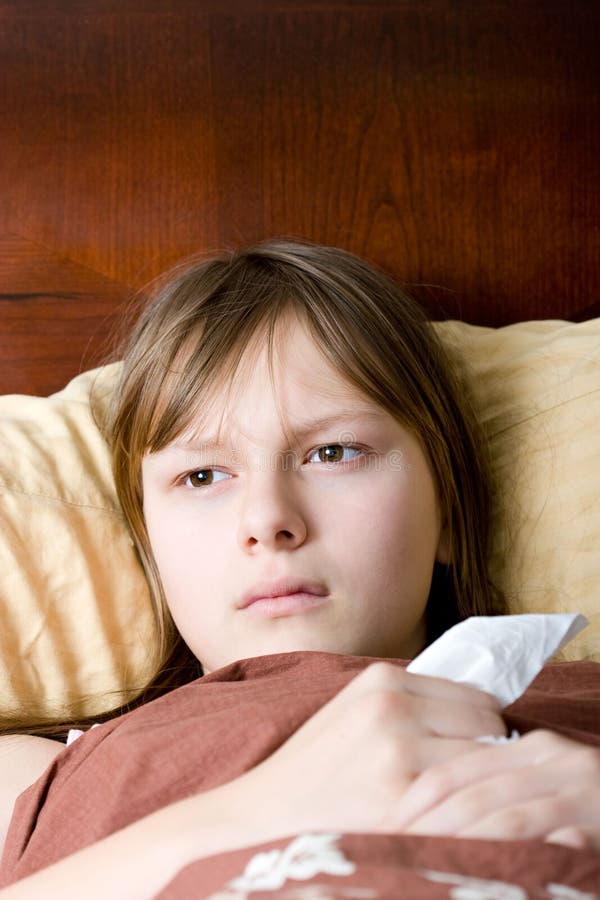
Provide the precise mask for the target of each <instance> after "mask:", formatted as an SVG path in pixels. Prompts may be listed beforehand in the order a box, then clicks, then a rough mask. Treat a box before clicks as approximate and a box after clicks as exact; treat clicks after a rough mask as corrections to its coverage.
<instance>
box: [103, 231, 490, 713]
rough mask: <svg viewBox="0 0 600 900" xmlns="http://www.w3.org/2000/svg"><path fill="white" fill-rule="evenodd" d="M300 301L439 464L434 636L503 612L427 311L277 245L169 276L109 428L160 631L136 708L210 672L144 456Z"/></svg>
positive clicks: (327, 341)
mask: <svg viewBox="0 0 600 900" xmlns="http://www.w3.org/2000/svg"><path fill="white" fill-rule="evenodd" d="M290 307H292V308H293V309H294V311H295V312H297V313H298V314H299V315H301V316H302V317H303V320H304V321H305V322H306V324H307V327H308V328H309V330H310V333H311V335H312V337H313V338H314V340H315V342H316V344H317V345H318V347H319V348H320V350H321V351H322V353H323V354H324V355H325V357H326V358H327V359H328V360H329V361H330V362H331V363H332V364H333V365H334V366H335V368H336V369H337V370H338V371H339V372H340V373H341V374H342V375H343V376H344V377H345V378H346V379H348V381H349V382H351V383H352V384H353V385H354V386H355V387H357V388H358V389H359V390H360V391H362V392H363V393H364V394H366V395H367V396H368V397H369V398H371V399H372V400H374V401H375V402H376V403H378V404H379V405H380V406H381V407H383V408H384V409H385V410H386V411H387V412H389V413H390V414H391V415H392V416H394V417H395V418H396V419H397V420H398V421H400V422H401V423H402V424H403V425H405V426H406V427H408V428H410V429H411V430H412V431H413V433H414V434H415V435H416V436H417V437H418V439H419V440H420V442H421V445H422V447H423V450H424V452H425V454H426V456H427V458H428V461H429V464H430V467H431V470H432V473H433V477H434V481H435V484H436V487H437V492H438V497H439V503H440V509H441V513H442V518H443V521H444V525H445V528H446V529H447V534H448V539H449V546H450V562H449V564H448V565H447V566H442V565H441V564H439V563H436V564H435V569H434V573H433V578H432V583H431V590H430V595H429V600H428V606H427V625H428V640H432V639H434V638H435V637H437V636H438V635H439V634H440V633H442V632H443V631H444V630H446V629H447V628H448V627H450V626H451V625H452V624H454V623H455V622H457V621H458V620H459V619H462V618H465V617H466V616H469V615H490V614H495V613H498V612H502V611H504V610H503V603H502V598H501V597H500V596H499V594H498V592H497V591H496V590H495V589H494V587H493V585H492V584H491V583H490V581H489V579H488V574H487V552H488V537H489V520H490V479H489V463H488V459H487V452H486V447H485V443H484V442H483V440H482V437H481V434H480V431H479V427H478V424H477V422H476V420H475V416H474V414H473V412H472V409H471V406H470V404H469V402H468V399H467V397H466V395H465V393H464V387H463V386H461V384H460V383H459V381H458V378H457V376H456V374H455V372H454V368H453V366H452V364H451V362H450V360H449V358H448V357H447V354H446V353H445V351H444V349H443V347H442V345H441V343H440V341H439V339H438V337H437V335H436V333H435V329H434V328H433V327H432V325H431V323H430V322H429V321H428V319H427V317H426V315H425V314H424V312H423V311H422V309H421V308H420V307H419V306H418V305H417V304H416V303H415V302H414V301H413V300H412V299H411V298H410V297H409V296H408V295H407V294H406V293H405V292H404V291H403V290H402V289H401V288H400V287H399V286H398V285H397V284H396V283H394V282H393V281H392V280H391V279H390V278H388V277H387V276H386V275H385V274H384V273H382V272H381V271H378V270H377V269H376V268H374V267H372V266H371V265H369V264H367V263H366V262H365V261H363V260H362V259H360V258H358V257H356V256H354V255H352V254H350V253H348V252H346V251H344V250H340V249H337V248H334V247H324V246H318V245H315V244H310V243H305V242H298V241H288V240H271V241H266V242H264V243H261V244H259V245H257V246H255V247H252V248H250V249H248V250H245V251H242V252H234V253H227V254H223V255H221V256H218V257H213V258H210V259H206V260H202V261H198V260H193V261H188V262H186V263H184V264H181V265H180V266H179V267H177V269H175V270H173V271H172V272H171V273H169V274H168V275H167V276H166V277H163V278H162V279H161V280H160V282H159V283H158V285H157V287H156V289H155V294H154V297H153V299H152V301H151V302H150V303H149V304H148V305H147V306H146V307H145V309H144V310H143V312H142V314H141V316H140V317H139V319H138V321H137V323H136V325H135V327H134V328H133V331H132V333H131V335H130V337H129V340H128V343H127V346H126V348H125V351H124V354H123V368H122V373H121V377H120V382H119V385H118V389H117V391H116V393H115V396H114V402H113V407H112V413H111V417H110V421H109V422H108V423H107V437H108V440H109V442H110V446H111V450H112V459H113V473H114V478H115V483H116V487H117V492H118V496H119V499H120V502H121V505H122V508H123V512H124V514H125V517H126V520H127V522H128V524H129V528H130V530H131V533H132V536H133V539H134V542H135V545H136V547H137V550H138V553H139V556H140V559H141V562H142V565H143V567H144V570H145V573H146V576H147V579H148V582H149V585H150V592H151V597H152V601H153V605H154V613H155V618H156V631H157V635H158V652H157V669H156V677H155V678H154V679H153V681H152V683H151V684H150V685H149V686H148V687H147V689H146V690H145V691H144V692H143V694H142V695H140V696H139V697H138V698H137V699H136V700H135V701H134V702H133V703H132V704H130V705H129V706H128V707H127V709H130V708H133V706H136V705H139V704H140V703H142V702H146V701H148V700H150V699H153V698H154V697H155V696H159V695H160V694H162V693H165V692H166V691H167V690H170V689H172V688H173V687H176V686H178V685H180V684H183V683H185V682H187V681H190V680H192V679H193V678H195V677H197V676H198V675H200V674H201V668H200V664H199V662H198V660H196V658H195V657H194V656H193V655H192V653H191V651H190V650H189V649H188V648H187V646H186V645H185V643H184V642H183V640H182V639H181V637H180V636H179V634H178V632H177V630H176V628H175V625H174V623H173V620H172V618H171V616H170V614H169V610H168V607H167V604H166V602H165V597H164V593H163V589H162V586H161V581H160V576H159V572H158V570H157V567H156V564H155V562H154V558H153V555H152V550H151V547H150V543H149V539H148V535H147V531H146V526H145V522H144V516H143V495H142V484H141V463H142V459H143V456H144V455H145V454H146V453H147V452H156V451H158V450H160V449H161V448H163V447H164V446H165V445H167V444H168V443H169V442H171V441H172V440H174V439H175V438H176V437H177V436H179V435H181V433H182V432H184V431H185V430H186V429H187V428H188V427H189V426H190V423H191V421H192V419H193V418H194V416H195V414H196V413H197V411H198V410H199V408H200V407H201V405H202V403H203V402H204V401H205V400H206V399H207V397H208V396H209V394H210V391H211V390H212V389H214V388H216V387H217V386H218V385H223V384H224V383H225V384H226V383H227V381H228V380H229V381H231V379H232V378H233V377H234V375H235V372H236V370H237V368H238V366H239V363H240V360H241V359H242V357H243V355H244V352H245V350H246V348H247V347H248V345H249V343H251V341H252V339H253V338H255V337H257V336H262V335H263V334H264V337H265V338H266V340H267V344H268V347H269V349H270V352H271V353H272V348H273V337H274V331H275V327H276V325H277V322H278V321H279V320H280V318H281V315H282V313H283V312H284V311H286V310H288V309H289V308H290ZM270 358H272V357H270ZM123 709H124V707H120V708H119V710H115V711H114V712H113V714H115V713H116V712H120V711H122V710H123ZM96 718H98V717H96Z"/></svg>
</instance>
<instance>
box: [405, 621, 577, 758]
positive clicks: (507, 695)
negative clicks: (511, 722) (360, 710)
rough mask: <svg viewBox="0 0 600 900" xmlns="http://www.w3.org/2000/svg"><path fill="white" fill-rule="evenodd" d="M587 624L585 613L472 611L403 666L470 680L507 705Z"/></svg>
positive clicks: (422, 672) (419, 672) (491, 740)
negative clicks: (475, 613)
mask: <svg viewBox="0 0 600 900" xmlns="http://www.w3.org/2000/svg"><path fill="white" fill-rule="evenodd" d="M588 624H589V622H588V620H587V619H586V618H585V616H582V615H578V614H566V613H564V614H563V613H552V614H548V615H544V614H539V615H538V614H535V615H534V614H531V615H529V614H526V615H516V616H473V617H471V618H470V619H465V620H464V622H459V623H458V625H454V627H453V628H450V629H448V631H446V632H444V634H443V635H442V636H441V637H439V638H438V639H437V641H434V642H433V644H430V646H429V647H426V648H425V650H423V652H422V653H420V654H419V655H418V656H417V657H415V659H413V661H412V662H411V663H409V665H408V666H407V669H406V671H407V672H413V673H414V674H416V675H435V676H436V677H438V678H449V679H450V680H451V681H457V682H460V683H461V684H469V685H471V686H472V687H475V688H479V689H480V690H482V691H487V693H488V694H493V696H494V697H496V698H497V700H498V701H499V703H500V705H501V706H502V707H505V706H509V705H510V704H511V703H514V701H515V700H517V699H518V698H519V697H520V696H521V694H522V693H523V692H524V691H525V690H526V689H527V688H528V687H529V685H530V684H531V682H532V681H533V679H534V678H535V677H536V675H538V673H539V672H540V670H541V669H542V667H543V666H544V664H545V663H546V662H547V661H548V660H549V659H550V658H551V657H552V656H554V654H555V653H558V651H559V650H561V649H562V648H563V647H564V646H565V645H566V644H568V643H569V641H570V640H572V638H574V637H575V635H577V634H579V632H580V631H582V630H583V629H584V628H585V627H586V626H587V625H588ZM518 737H519V735H518V733H517V732H513V734H512V735H511V736H510V737H508V738H494V737H488V736H487V735H484V736H482V737H480V738H477V740H478V741H482V742H485V743H496V742H497V743H504V742H506V741H511V740H515V739H516V738H518Z"/></svg>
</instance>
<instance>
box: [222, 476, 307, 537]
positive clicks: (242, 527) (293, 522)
mask: <svg viewBox="0 0 600 900" xmlns="http://www.w3.org/2000/svg"><path fill="white" fill-rule="evenodd" d="M286 482H289V478H287V479H286V475H285V473H282V472H261V473H253V475H252V477H250V478H249V481H248V487H247V490H246V493H245V496H244V498H243V502H242V510H241V514H240V521H239V527H238V539H239V543H240V546H241V547H242V549H244V550H247V551H252V550H255V549H259V548H260V547H265V548H268V549H269V550H293V549H294V548H295V547H298V546H300V545H301V544H303V543H304V541H305V540H306V535H307V527H306V521H305V517H304V515H303V513H302V511H301V509H300V505H299V503H298V501H297V498H296V497H295V496H294V491H293V488H292V486H291V485H290V484H289V483H286Z"/></svg>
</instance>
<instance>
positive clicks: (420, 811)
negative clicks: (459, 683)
mask: <svg viewBox="0 0 600 900" xmlns="http://www.w3.org/2000/svg"><path fill="white" fill-rule="evenodd" d="M577 746H578V745H575V744H574V743H573V742H572V741H570V740H568V738H564V737H562V736H561V735H557V734H554V733H552V732H545V731H541V730H540V731H535V732H531V733H530V734H528V735H526V736H525V737H522V738H520V739H519V740H518V741H515V742H513V743H510V744H500V745H491V746H490V745H479V744H473V745H471V751H470V752H467V753H465V754H464V756H462V757H460V756H459V757H456V758H452V759H451V760H449V761H448V762H446V763H443V764H442V765H440V766H437V767H432V768H431V769H429V770H427V771H425V772H423V774H422V775H420V776H419V777H418V778H417V779H416V780H415V781H414V782H413V784H412V785H411V787H410V788H409V789H408V790H407V791H406V793H405V794H404V795H403V797H402V802H401V806H400V808H399V811H398V824H399V827H400V828H402V829H405V830H409V827H411V826H413V825H414V824H416V823H417V821H418V822H419V824H420V825H422V822H423V817H424V816H425V815H426V814H427V813H428V811H433V810H439V809H440V807H441V805H442V804H443V803H444V802H445V801H447V800H448V802H450V801H451V800H452V798H456V797H460V798H463V797H464V794H463V792H464V791H466V790H468V789H469V787H470V786H475V787H477V786H478V785H479V784H481V783H485V782H490V783H491V784H492V785H494V784H498V780H497V779H498V778H501V776H502V775H503V774H504V773H510V772H513V771H514V770H520V769H524V768H529V767H532V766H533V768H534V769H535V768H536V767H537V766H539V765H541V764H543V763H545V762H548V761H550V760H552V759H557V758H558V757H560V756H562V755H563V754H565V753H568V752H569V751H572V748H573V747H577ZM588 749H589V748H585V751H586V752H587V750H588ZM532 786H533V785H532ZM488 790H490V788H489V787H488ZM469 796H470V795H469ZM500 798H501V794H500ZM459 803H460V799H459ZM446 808H447V809H448V808H449V807H446Z"/></svg>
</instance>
